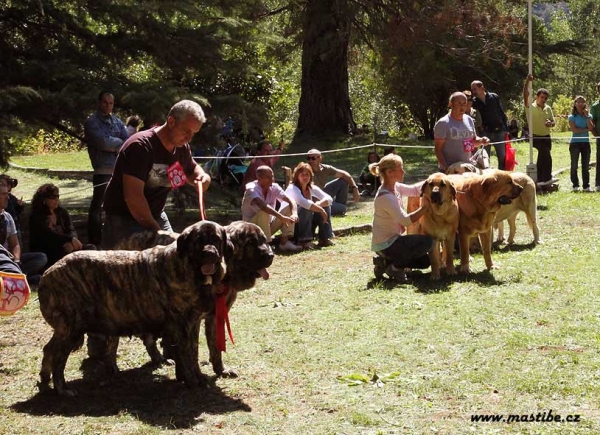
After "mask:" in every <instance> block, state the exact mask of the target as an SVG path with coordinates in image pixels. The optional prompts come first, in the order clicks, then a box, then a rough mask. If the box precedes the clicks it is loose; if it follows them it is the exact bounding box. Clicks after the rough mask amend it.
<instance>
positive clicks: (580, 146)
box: [569, 142, 597, 189]
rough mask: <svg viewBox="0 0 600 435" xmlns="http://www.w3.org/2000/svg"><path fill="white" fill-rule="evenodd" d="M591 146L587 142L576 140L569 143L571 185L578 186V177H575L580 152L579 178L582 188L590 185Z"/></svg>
mask: <svg viewBox="0 0 600 435" xmlns="http://www.w3.org/2000/svg"><path fill="white" fill-rule="evenodd" d="M591 148H592V147H591V146H590V143H589V142H576V143H572V144H570V145H569V153H570V154H571V183H573V187H579V178H578V177H577V167H578V166H579V154H581V178H582V179H583V180H582V181H583V188H584V189H587V188H588V187H590V154H591V153H592V149H591ZM596 170H597V168H596Z"/></svg>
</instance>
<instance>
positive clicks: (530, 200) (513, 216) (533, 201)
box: [448, 163, 542, 245]
mask: <svg viewBox="0 0 600 435" xmlns="http://www.w3.org/2000/svg"><path fill="white" fill-rule="evenodd" d="M489 171H494V169H486V170H484V171H481V170H479V169H477V168H476V167H475V166H473V165H471V164H470V163H455V164H453V165H451V166H450V167H449V168H448V174H463V173H465V172H474V173H477V174H485V173H487V172H489ZM510 176H511V177H512V179H513V180H515V182H516V183H517V184H519V185H520V186H521V187H522V188H523V193H522V194H521V195H520V196H519V197H518V198H517V199H515V200H514V201H512V202H511V203H510V204H506V205H503V206H502V207H501V208H500V211H499V212H498V214H497V215H496V219H495V221H494V224H495V226H496V227H497V228H498V234H497V236H496V242H498V243H502V242H504V221H505V220H508V226H509V233H508V240H507V243H508V244H509V245H512V244H513V243H514V241H515V234H516V231H517V226H516V220H517V215H518V214H519V212H520V211H522V212H524V213H525V215H526V217H527V223H528V224H529V227H530V228H531V231H532V233H533V243H534V244H540V243H542V241H541V240H540V229H539V227H538V223H537V195H536V187H535V183H534V181H533V180H532V179H531V177H529V176H528V175H527V174H525V173H523V172H510Z"/></svg>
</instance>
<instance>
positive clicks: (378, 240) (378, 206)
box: [369, 154, 433, 282]
mask: <svg viewBox="0 0 600 435" xmlns="http://www.w3.org/2000/svg"><path fill="white" fill-rule="evenodd" d="M369 168H370V169H371V173H372V174H373V175H376V176H378V177H381V180H382V184H381V187H380V188H379V190H378V191H377V195H376V196H375V202H374V204H373V205H374V213H373V236H372V239H371V250H372V251H375V252H376V253H377V254H378V255H379V256H380V257H383V259H381V258H378V257H375V259H374V260H373V261H374V263H375V276H376V277H377V278H379V277H381V276H382V275H383V273H386V274H387V275H388V276H389V277H390V278H392V279H395V280H396V281H399V282H406V281H407V279H406V274H405V273H404V268H407V267H410V268H415V269H425V268H427V267H429V266H430V264H431V263H430V261H429V256H428V255H427V253H428V252H429V251H430V250H431V248H432V247H433V238H431V237H430V236H426V235H421V234H411V235H405V236H402V233H404V230H405V227H407V226H409V225H410V224H412V223H413V222H416V221H417V220H418V219H419V218H420V217H421V216H422V215H423V214H424V213H425V211H427V210H428V209H429V206H430V203H429V200H428V199H427V198H426V197H423V198H422V205H421V207H420V208H418V209H417V210H415V211H414V212H412V213H410V214H408V213H407V212H406V211H405V210H404V208H403V207H402V197H403V196H420V195H421V186H422V185H423V183H417V184H414V185H412V186H409V185H406V184H402V181H403V180H404V164H403V162H402V158H401V157H400V156H398V155H395V154H388V155H387V156H384V157H383V158H382V159H381V160H380V161H379V163H373V164H371V165H370V166H369ZM385 260H388V262H391V264H389V265H388V266H387V267H385V264H386V261H385Z"/></svg>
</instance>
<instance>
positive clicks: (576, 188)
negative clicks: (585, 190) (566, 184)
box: [571, 187, 580, 192]
mask: <svg viewBox="0 0 600 435" xmlns="http://www.w3.org/2000/svg"><path fill="white" fill-rule="evenodd" d="M579 190H580V189H579V187H574V188H573V189H571V192H579Z"/></svg>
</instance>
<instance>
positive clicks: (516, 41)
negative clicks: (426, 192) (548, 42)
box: [379, 0, 526, 138]
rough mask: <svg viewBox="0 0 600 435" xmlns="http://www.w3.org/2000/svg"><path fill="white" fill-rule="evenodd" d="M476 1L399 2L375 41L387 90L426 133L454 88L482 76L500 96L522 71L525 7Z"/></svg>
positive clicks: (510, 88) (429, 134) (510, 89)
mask: <svg viewBox="0 0 600 435" xmlns="http://www.w3.org/2000/svg"><path fill="white" fill-rule="evenodd" d="M498 3H499V2H497V1H494V2H491V1H484V0H479V1H475V2H467V1H462V0H441V1H437V2H428V3H421V2H409V1H405V2H403V3H402V7H398V8H396V10H395V11H394V12H393V14H392V15H391V16H390V18H389V19H388V21H387V29H386V31H385V32H384V33H383V34H382V35H387V37H385V38H383V39H382V41H381V43H380V44H379V50H380V55H381V58H382V64H381V66H382V70H381V71H382V74H384V75H385V76H386V77H387V79H388V80H387V81H388V83H389V84H390V88H389V90H390V92H391V93H392V94H394V95H397V96H399V98H400V99H402V100H403V101H405V102H406V104H407V105H408V106H409V108H410V110H411V112H412V113H413V114H414V116H415V117H416V118H417V119H418V120H419V121H420V124H421V126H422V128H423V132H424V133H425V135H426V136H427V137H430V138H431V137H433V127H434V125H435V122H436V121H437V119H439V118H440V117H441V116H442V115H444V114H445V113H446V112H447V110H448V109H447V107H448V97H449V95H450V94H451V93H452V92H454V91H461V90H464V89H470V83H471V81H472V80H475V79H479V80H482V81H483V82H484V83H485V85H486V87H487V88H488V89H490V90H493V91H495V92H498V93H499V94H500V95H502V94H504V93H505V92H506V93H507V94H511V93H512V92H514V90H515V89H514V88H515V85H514V83H521V80H520V79H521V78H522V77H524V75H525V73H526V67H525V65H526V63H525V62H526V57H525V56H524V54H525V53H524V46H525V47H526V44H524V42H526V39H524V38H525V35H526V31H525V27H524V23H523V12H521V14H520V15H516V14H515V13H514V11H512V10H511V9H509V8H508V7H507V5H504V6H505V7H500V6H499V4H498Z"/></svg>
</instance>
